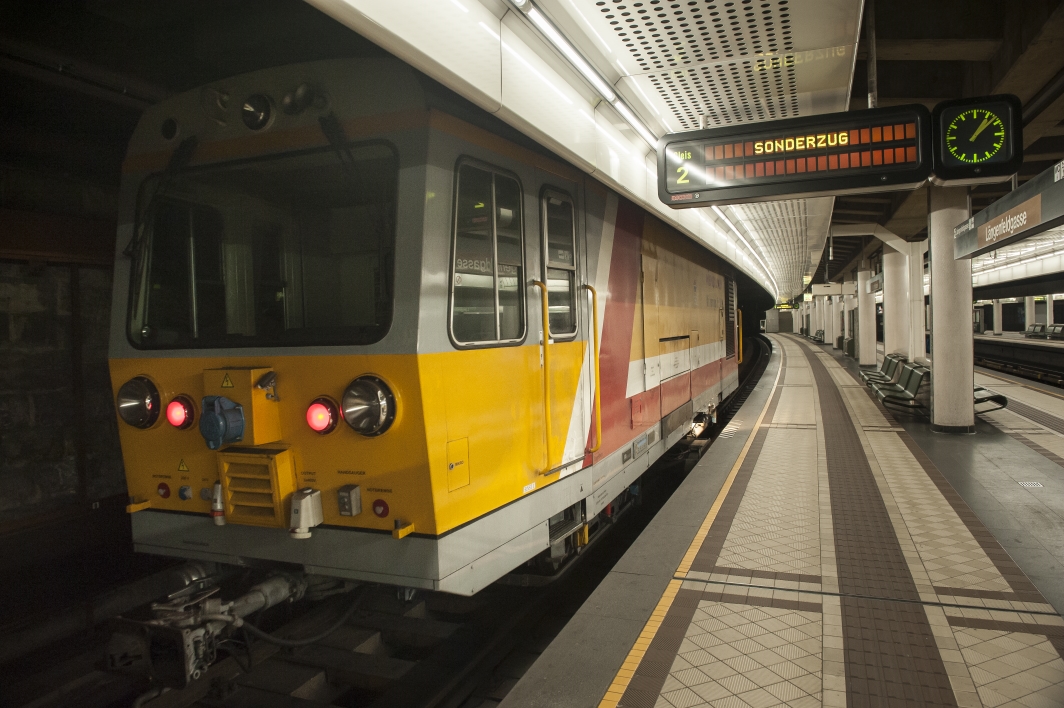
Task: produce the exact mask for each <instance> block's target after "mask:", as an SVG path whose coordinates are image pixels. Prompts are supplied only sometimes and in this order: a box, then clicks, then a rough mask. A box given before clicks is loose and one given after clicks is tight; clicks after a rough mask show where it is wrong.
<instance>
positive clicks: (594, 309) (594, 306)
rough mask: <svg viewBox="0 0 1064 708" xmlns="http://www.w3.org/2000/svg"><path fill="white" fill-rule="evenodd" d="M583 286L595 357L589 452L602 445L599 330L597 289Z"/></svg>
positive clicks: (586, 285)
mask: <svg viewBox="0 0 1064 708" xmlns="http://www.w3.org/2000/svg"><path fill="white" fill-rule="evenodd" d="M584 287H585V288H587V289H588V290H590V291H591V331H592V335H593V336H594V340H593V342H592V345H593V346H594V357H595V446H594V447H592V448H588V452H589V453H592V454H594V453H596V452H598V451H599V448H600V447H602V397H601V395H600V393H599V388H600V385H599V384H600V380H601V379H600V377H599V331H598V291H597V290H595V288H594V287H593V286H592V285H589V284H588V283H584Z"/></svg>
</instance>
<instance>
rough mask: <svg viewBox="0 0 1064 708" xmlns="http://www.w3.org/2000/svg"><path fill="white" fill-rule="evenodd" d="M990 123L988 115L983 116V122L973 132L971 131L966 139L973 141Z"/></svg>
mask: <svg viewBox="0 0 1064 708" xmlns="http://www.w3.org/2000/svg"><path fill="white" fill-rule="evenodd" d="M990 123H991V120H990V116H987V117H986V118H984V119H983V124H982V125H980V126H979V127H978V128H976V129H975V132H974V133H972V137H970V138H968V140H969V141H971V142H973V143H974V142H975V139H976V138H978V137H979V133H982V132H983V131H984V130H986V128H987V126H988V125H990Z"/></svg>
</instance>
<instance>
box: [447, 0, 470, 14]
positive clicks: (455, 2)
mask: <svg viewBox="0 0 1064 708" xmlns="http://www.w3.org/2000/svg"><path fill="white" fill-rule="evenodd" d="M451 2H452V3H454V5H455V6H456V7H457V8H458V9H459V10H461V11H462V12H469V8H468V7H466V6H465V5H463V4H462V3H460V2H458V0H451Z"/></svg>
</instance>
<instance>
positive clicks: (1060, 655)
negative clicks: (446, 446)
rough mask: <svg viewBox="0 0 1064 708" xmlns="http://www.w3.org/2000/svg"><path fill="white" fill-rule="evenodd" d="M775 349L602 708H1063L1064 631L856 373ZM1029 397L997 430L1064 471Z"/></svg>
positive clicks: (1063, 623) (998, 420) (797, 350)
mask: <svg viewBox="0 0 1064 708" xmlns="http://www.w3.org/2000/svg"><path fill="white" fill-rule="evenodd" d="M774 341H775V342H776V343H777V345H780V346H779V349H780V351H781V371H780V375H779V379H778V380H777V385H776V386H775V387H774V389H773V392H772V394H771V395H770V396H769V398H768V401H767V402H766V403H765V404H764V408H763V409H762V410H761V411H760V412H759V413H754V414H756V415H759V418H758V422H757V424H755V426H754V431H753V433H752V434H751V436H750V438H749V440H748V442H747V443H746V448H745V451H744V452H743V454H742V455H740V458H739V460H738V461H737V462H736V463H735V466H734V468H733V469H732V472H731V475H730V477H729V481H728V482H727V483H726V484H725V487H724V489H723V490H722V492H721V495H720V496H718V499H717V501H716V502H715V503H714V506H713V509H712V510H711V511H710V514H709V516H707V517H706V521H705V522H704V523H703V527H702V529H701V530H700V532H699V533H698V534H697V535H696V538H695V541H694V543H693V544H692V546H691V548H690V549H689V550H688V552H687V555H686V556H685V559H684V561H683V562H682V563H681V564H680V567H679V568H678V569H677V571H676V573H675V574H674V579H673V581H672V582H671V583H670V585H669V590H668V591H667V592H666V594H665V596H663V597H662V600H661V601H660V602H659V604H658V606H657V608H656V609H655V611H654V613H653V614H652V617H651V620H650V621H649V622H648V623H647V626H646V628H644V631H643V633H642V634H641V635H640V639H639V641H638V642H637V643H636V646H635V647H633V649H632V652H631V653H630V654H629V658H628V660H627V661H626V662H625V665H624V667H622V670H621V673H619V674H618V678H617V679H616V680H615V681H614V685H613V686H612V687H611V690H610V692H608V693H607V695H606V697H605V698H604V700H603V702H602V705H603V706H617V705H619V706H625V707H628V706H631V707H633V708H636V707H638V708H651V707H652V706H653V707H655V708H701V707H703V706H714V707H716V706H736V707H740V706H754V707H758V708H760V707H762V706H831V707H835V706H847V705H849V706H895V705H897V706H961V707H964V708H967V707H969V706H972V707H974V706H1004V705H1009V706H1027V707H1028V708H1033V707H1036V706H1046V707H1048V706H1064V618H1061V616H1060V615H1058V614H1056V612H1055V611H1054V609H1053V607H1052V606H1051V605H1049V604H1048V603H1047V602H1046V600H1045V599H1044V598H1043V597H1042V595H1041V594H1040V593H1039V592H1038V591H1037V589H1036V588H1035V587H1034V585H1033V584H1032V583H1031V582H1030V580H1029V579H1028V578H1027V577H1026V576H1025V575H1024V574H1023V573H1022V572H1021V571H1020V570H1019V568H1018V567H1017V566H1016V564H1015V563H1014V562H1013V561H1012V559H1011V558H1009V556H1008V554H1007V553H1005V552H1004V551H1003V549H1002V548H1001V546H1000V544H998V542H997V541H996V540H995V539H994V537H993V535H992V534H991V533H990V532H989V531H988V530H987V529H986V528H985V527H984V526H983V525H982V524H981V523H980V522H979V520H978V518H976V516H975V515H974V514H973V513H972V511H971V509H969V508H968V507H967V505H966V504H965V503H964V502H963V501H962V499H961V497H960V496H959V495H958V494H957V492H956V490H955V489H954V488H953V487H951V486H950V484H949V483H948V482H947V481H946V479H945V477H943V475H942V474H941V472H940V471H939V470H938V469H937V468H936V467H935V465H934V464H933V463H932V462H931V460H930V459H929V458H928V457H927V455H926V454H925V453H924V452H923V450H921V449H920V447H919V446H918V445H917V444H916V443H915V442H914V440H913V438H912V437H911V436H910V435H909V433H908V432H906V430H905V428H903V427H902V426H901V425H900V424H899V423H898V421H897V420H896V419H895V417H894V416H893V415H892V413H891V412H889V411H888V410H886V409H885V408H884V407H883V406H882V405H881V404H880V403H878V402H877V401H876V400H875V399H874V398H872V397H871V396H870V395H869V393H868V391H867V390H866V388H865V387H864V386H863V385H862V384H861V383H860V382H859V381H858V380H857V379H856V378H855V377H854V375H853V374H852V373H851V372H850V371H849V370H847V369H845V368H843V367H842V366H840V365H839V362H838V361H837V360H836V359H835V358H834V357H833V356H832V355H831V354H829V353H827V352H825V351H824V350H823V349H821V348H819V347H815V346H812V345H809V344H807V343H805V342H803V341H801V340H799V339H798V338H796V337H790V336H777V337H774ZM1013 392H1014V391H1013V390H1010V391H1009V395H1010V396H1011V395H1012V394H1013ZM1029 393H1036V392H1029ZM1024 397H1025V398H1026V399H1029V400H1030V403H1028V404H1025V405H1027V406H1028V408H1024V407H1023V406H1022V405H1020V406H1016V409H1017V410H1015V411H1007V410H1006V411H1000V412H998V413H995V414H990V415H988V418H989V419H990V420H991V421H992V422H993V424H994V425H996V426H998V427H999V428H1000V429H1001V430H1003V431H1005V432H1007V433H1008V434H1011V435H1013V436H1020V437H1023V438H1024V439H1025V440H1027V443H1028V447H1032V446H1033V447H1032V449H1036V448H1038V447H1039V446H1040V448H1041V449H1042V450H1043V451H1044V453H1043V454H1045V455H1047V456H1050V455H1057V454H1058V453H1060V454H1061V457H1062V459H1064V434H1062V433H1061V432H1058V431H1057V430H1056V429H1055V428H1056V427H1060V426H1058V422H1057V419H1056V418H1055V417H1054V416H1055V415H1056V411H1057V409H1056V408H1055V407H1054V406H1055V405H1056V402H1053V405H1048V406H1047V405H1046V404H1045V402H1044V401H1041V400H1040V399H1038V398H1037V396H1036V395H1025V396H1024ZM1017 400H1018V401H1019V400H1023V398H1021V397H1020V396H1017ZM1036 404H1038V405H1040V406H1041V407H1040V408H1037V409H1034V408H1033V406H1035V405H1036ZM1062 404H1064V399H1062ZM1032 410H1034V411H1035V412H1034V413H1032V412H1031V411H1032ZM1060 412H1061V413H1064V405H1061V406H1060ZM748 415H751V414H748ZM1060 422H1061V423H1064V420H1062V421H1060ZM1021 449H1022V448H1021ZM1036 451H1037V449H1036ZM1049 459H1051V458H1049Z"/></svg>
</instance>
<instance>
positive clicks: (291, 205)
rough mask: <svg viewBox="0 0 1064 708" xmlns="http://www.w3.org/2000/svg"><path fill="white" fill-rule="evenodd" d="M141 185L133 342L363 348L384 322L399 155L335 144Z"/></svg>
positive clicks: (388, 309) (133, 251)
mask: <svg viewBox="0 0 1064 708" xmlns="http://www.w3.org/2000/svg"><path fill="white" fill-rule="evenodd" d="M338 148H339V149H336V150H333V149H324V150H314V151H307V152H301V153H290V154H286V155H280V156H271V157H266V158H258V159H253V160H246V161H240V162H231V163H225V164H220V165H211V166H207V167H199V168H193V169H187V170H183V171H180V172H177V173H176V174H172V175H167V174H161V175H156V176H154V177H151V178H149V179H148V180H146V181H145V183H144V186H143V187H142V189H141V195H140V202H141V207H140V209H141V213H140V218H139V222H138V225H137V231H136V232H137V237H135V239H134V242H133V243H131V244H130V249H129V251H128V253H129V254H130V255H131V256H132V257H133V261H134V264H133V276H132V283H131V291H130V311H129V336H130V339H131V341H132V342H133V343H134V344H135V345H136V346H138V347H141V348H147V349H176V348H211V347H252V346H256V347H260V346H297V345H359V344H371V343H373V342H376V341H379V340H380V339H381V338H383V337H384V335H385V333H386V332H387V331H388V327H389V325H390V324H391V318H392V279H393V273H394V248H395V214H396V195H397V182H398V174H399V160H398V156H397V155H396V153H395V151H394V150H393V149H392V148H391V146H389V145H385V144H381V143H372V144H362V145H341V146H338Z"/></svg>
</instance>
